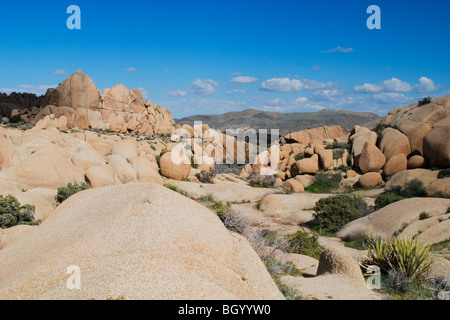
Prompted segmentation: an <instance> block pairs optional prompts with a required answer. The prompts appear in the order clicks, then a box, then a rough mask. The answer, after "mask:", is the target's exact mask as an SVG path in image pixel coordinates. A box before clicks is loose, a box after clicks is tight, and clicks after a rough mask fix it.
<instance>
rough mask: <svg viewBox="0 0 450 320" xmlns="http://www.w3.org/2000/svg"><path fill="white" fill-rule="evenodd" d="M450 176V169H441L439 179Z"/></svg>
mask: <svg viewBox="0 0 450 320" xmlns="http://www.w3.org/2000/svg"><path fill="white" fill-rule="evenodd" d="M448 177H450V169H442V170H441V171H439V174H438V179H444V178H448Z"/></svg>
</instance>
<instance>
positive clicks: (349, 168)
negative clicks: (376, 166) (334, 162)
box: [338, 164, 352, 172]
mask: <svg viewBox="0 0 450 320" xmlns="http://www.w3.org/2000/svg"><path fill="white" fill-rule="evenodd" d="M338 170H341V171H343V172H347V171H349V170H352V168H351V167H350V166H347V165H345V164H342V165H340V166H339V168H338Z"/></svg>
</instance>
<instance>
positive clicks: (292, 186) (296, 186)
mask: <svg viewBox="0 0 450 320" xmlns="http://www.w3.org/2000/svg"><path fill="white" fill-rule="evenodd" d="M283 187H284V189H285V190H286V191H292V192H294V193H301V192H303V191H305V188H304V187H303V185H302V184H301V183H300V182H299V181H298V180H296V179H293V178H291V179H288V180H286V181H285V182H284V183H283Z"/></svg>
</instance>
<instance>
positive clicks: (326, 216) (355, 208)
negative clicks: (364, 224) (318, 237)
mask: <svg viewBox="0 0 450 320" xmlns="http://www.w3.org/2000/svg"><path fill="white" fill-rule="evenodd" d="M367 208H368V207H367V203H366V202H365V201H364V200H363V199H362V198H361V197H355V196H349V195H337V196H332V197H328V198H323V199H320V200H319V201H318V202H317V203H316V206H315V207H314V211H315V213H314V218H315V219H316V220H317V222H319V224H320V225H321V226H322V227H323V228H325V229H327V230H328V231H331V232H337V231H338V230H339V229H341V228H342V227H343V226H344V225H346V224H347V223H349V222H351V221H353V220H356V219H358V218H361V217H362V216H363V212H364V211H366V210H367Z"/></svg>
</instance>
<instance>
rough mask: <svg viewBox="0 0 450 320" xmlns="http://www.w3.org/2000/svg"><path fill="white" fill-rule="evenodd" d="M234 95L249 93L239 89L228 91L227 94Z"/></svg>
mask: <svg viewBox="0 0 450 320" xmlns="http://www.w3.org/2000/svg"><path fill="white" fill-rule="evenodd" d="M234 93H240V94H246V93H247V91H245V90H238V89H234V90H230V91H227V94H234Z"/></svg>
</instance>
